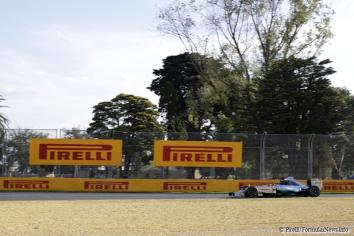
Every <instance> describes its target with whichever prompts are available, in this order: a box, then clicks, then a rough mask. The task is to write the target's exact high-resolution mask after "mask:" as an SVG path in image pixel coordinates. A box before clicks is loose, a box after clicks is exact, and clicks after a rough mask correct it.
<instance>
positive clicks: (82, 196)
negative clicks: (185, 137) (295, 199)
mask: <svg viewBox="0 0 354 236" xmlns="http://www.w3.org/2000/svg"><path fill="white" fill-rule="evenodd" d="M320 197H354V194H321V195H320ZM228 198H230V197H228V195H227V194H224V193H199V194H192V193H68V192H65V193H64V192H0V201H35V200H119V199H121V200H123V199H125V200H128V199H228ZM230 199H231V198H230Z"/></svg>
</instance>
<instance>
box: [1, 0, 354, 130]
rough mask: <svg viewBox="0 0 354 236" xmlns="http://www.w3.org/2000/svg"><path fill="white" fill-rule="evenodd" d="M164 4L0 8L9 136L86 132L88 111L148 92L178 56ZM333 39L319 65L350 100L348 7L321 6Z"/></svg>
mask: <svg viewBox="0 0 354 236" xmlns="http://www.w3.org/2000/svg"><path fill="white" fill-rule="evenodd" d="M166 1H167V0H160V1H159V0H129V1H123V0H36V1H31V0H0V95H2V96H3V97H4V98H5V99H6V100H5V101H4V102H2V103H1V104H0V105H6V106H7V107H6V108H1V113H3V114H5V115H6V116H7V117H8V119H9V121H10V128H30V129H65V128H66V129H70V128H72V127H79V128H81V129H85V128H87V127H88V125H89V123H90V122H91V120H92V107H93V106H94V105H96V104H97V103H99V102H102V101H108V100H110V99H112V98H113V97H115V96H116V95H118V94H119V93H129V94H134V95H137V96H143V97H146V98H148V99H149V100H150V101H152V102H153V103H154V104H157V103H158V97H157V96H155V95H154V94H153V93H152V92H150V91H149V90H147V89H146V87H148V86H149V84H150V82H151V81H152V80H153V79H154V76H153V75H152V71H153V69H158V68H160V67H161V66H162V60H163V59H164V58H165V57H167V56H169V55H177V54H179V53H182V52H183V51H184V48H183V46H182V45H181V44H180V42H179V41H178V40H177V39H175V38H171V37H168V36H164V35H162V34H161V33H160V32H158V30H157V29H156V26H157V24H158V19H157V14H158V7H159V6H160V5H161V3H164V2H166ZM327 2H328V3H330V4H332V7H333V9H334V10H335V11H336V14H335V15H334V16H333V21H332V26H333V30H334V33H335V37H334V38H333V39H332V40H331V41H330V43H329V44H327V45H326V46H325V47H324V48H323V54H322V55H321V58H323V59H325V58H330V59H331V60H333V63H332V66H333V67H334V69H335V70H336V71H337V73H336V74H334V75H332V76H331V80H332V84H333V85H334V86H339V87H346V88H347V89H349V90H351V92H352V93H354V78H353V76H352V73H351V71H352V67H353V66H354V43H353V38H354V27H352V26H351V25H352V24H353V23H354V1H352V0H327Z"/></svg>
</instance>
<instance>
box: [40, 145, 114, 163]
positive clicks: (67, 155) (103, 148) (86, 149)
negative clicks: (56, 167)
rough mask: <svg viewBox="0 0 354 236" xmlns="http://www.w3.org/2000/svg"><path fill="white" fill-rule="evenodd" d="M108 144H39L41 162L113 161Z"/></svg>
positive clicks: (110, 146)
mask: <svg viewBox="0 0 354 236" xmlns="http://www.w3.org/2000/svg"><path fill="white" fill-rule="evenodd" d="M112 149H113V147H112V145H108V144H102V145H101V144H39V160H59V161H71V160H74V161H111V160H112Z"/></svg>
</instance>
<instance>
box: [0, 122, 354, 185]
mask: <svg viewBox="0 0 354 236" xmlns="http://www.w3.org/2000/svg"><path fill="white" fill-rule="evenodd" d="M30 138H68V139H70V138H76V139H87V138H100V139H121V140H123V163H122V166H120V167H108V166H98V167H97V166H30V165H29V139H30ZM154 140H189V141H207V140H208V141H228V142H231V141H242V142H243V160H242V167H241V168H182V167H156V166H154V165H153V162H152V160H153V144H154ZM353 174H354V136H348V135H298V134H281V135H280V134H235V133H227V134H225V133H223V134H221V133H144V132H134V133H132V132H115V131H105V132H102V133H101V134H100V135H99V136H97V135H95V137H91V136H90V135H89V134H88V133H87V132H86V131H84V130H73V129H72V130H55V129H52V130H28V129H26V130H19V129H16V130H13V129H11V130H7V132H6V136H5V138H4V139H3V140H1V143H0V175H1V176H6V177H7V176H18V177H34V176H40V177H44V176H47V177H72V178H75V177H77V178H171V179H172V178H174V179H175V178H203V179H260V178H261V179H274V178H281V177H286V176H293V177H295V178H299V179H305V178H310V177H316V178H321V179H347V178H350V177H353Z"/></svg>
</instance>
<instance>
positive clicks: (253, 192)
mask: <svg viewBox="0 0 354 236" xmlns="http://www.w3.org/2000/svg"><path fill="white" fill-rule="evenodd" d="M245 196H246V197H249V198H256V197H258V190H257V189H256V188H255V187H252V186H250V187H248V188H247V189H246V191H245Z"/></svg>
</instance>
